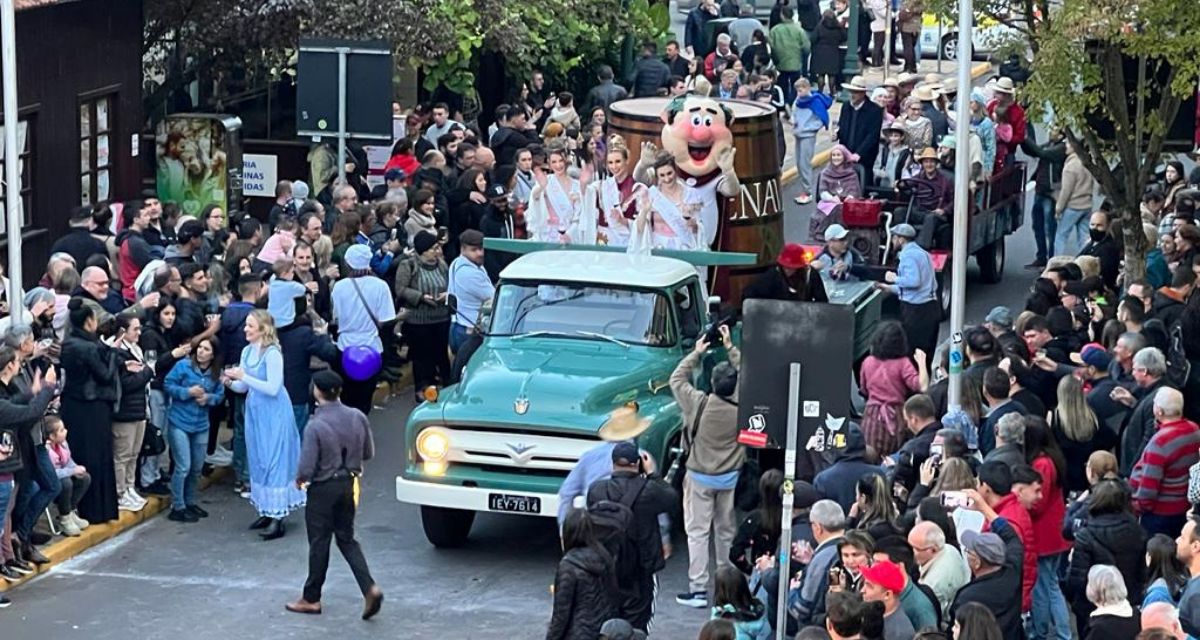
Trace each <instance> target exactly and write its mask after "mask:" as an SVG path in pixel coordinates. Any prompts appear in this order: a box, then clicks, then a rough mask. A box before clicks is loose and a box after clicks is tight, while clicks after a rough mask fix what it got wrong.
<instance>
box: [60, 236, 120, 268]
mask: <svg viewBox="0 0 1200 640" xmlns="http://www.w3.org/2000/svg"><path fill="white" fill-rule="evenodd" d="M60 252H61V253H66V254H69V255H70V256H71V257H72V258H74V259H75V265H76V266H77V268H78V269H79V270H80V271H83V268H84V265H85V264H87V261H88V258H90V257H92V256H94V255H96V254H100V255H102V256H105V257H108V247H106V246H105V245H104V243H103V242H101V241H99V240H97V239H96V238H95V236H93V235H92V232H91V231H88V230H87V228H86V227H71V228H70V229H67V232H66V233H64V234H63V235H62V236H61V237H59V239H58V240H55V241H54V244H53V245H51V247H50V255H54V254H56V253H60ZM113 266H114V267H115V266H116V265H113Z"/></svg>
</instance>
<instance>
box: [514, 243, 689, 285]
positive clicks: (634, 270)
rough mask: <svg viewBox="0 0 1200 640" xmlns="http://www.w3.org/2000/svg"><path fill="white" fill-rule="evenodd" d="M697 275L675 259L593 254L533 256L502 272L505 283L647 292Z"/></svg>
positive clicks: (555, 252) (524, 257)
mask: <svg viewBox="0 0 1200 640" xmlns="http://www.w3.org/2000/svg"><path fill="white" fill-rule="evenodd" d="M695 276H696V268H695V267H693V266H692V265H690V264H688V263H686V262H684V261H682V260H676V259H674V258H664V257H660V256H631V255H629V254H626V253H602V252H591V251H578V252H572V253H569V254H564V253H562V252H559V251H538V252H534V253H529V254H526V255H523V256H521V257H519V258H517V259H516V260H514V261H513V262H512V264H510V265H508V266H507V267H505V269H504V270H503V271H501V272H500V279H501V280H535V281H547V280H549V281H554V282H578V283H587V284H602V285H612V286H616V287H634V288H647V289H663V288H666V287H671V286H674V285H676V284H679V283H680V282H683V281H684V280H687V279H688V278H691V277H695Z"/></svg>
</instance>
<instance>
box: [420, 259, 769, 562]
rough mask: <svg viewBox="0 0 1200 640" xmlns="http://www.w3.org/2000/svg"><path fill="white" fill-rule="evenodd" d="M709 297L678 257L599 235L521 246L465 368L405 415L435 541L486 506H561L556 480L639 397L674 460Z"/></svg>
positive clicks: (518, 510)
mask: <svg viewBox="0 0 1200 640" xmlns="http://www.w3.org/2000/svg"><path fill="white" fill-rule="evenodd" d="M488 250H493V249H492V248H491V245H489V249H488ZM662 253H664V254H670V253H676V252H662ZM706 255H708V256H709V257H708V258H707V261H708V262H710V263H715V262H714V261H722V260H724V261H725V262H724V263H725V264H736V263H745V262H746V261H747V260H752V259H753V256H747V255H745V254H706ZM739 256H741V258H739ZM707 306H708V305H707V298H706V294H705V293H704V291H703V289H702V287H701V284H700V281H699V279H698V277H697V271H696V268H695V267H694V266H693V265H692V264H689V262H685V261H683V260H681V259H677V258H672V257H663V256H661V255H654V256H629V255H626V254H625V253H623V252H621V253H617V252H613V251H612V250H607V251H605V250H602V249H597V248H589V249H587V250H575V251H569V250H567V251H563V250H559V251H535V252H533V253H528V254H527V255H523V256H521V257H519V258H517V259H516V260H515V261H513V262H512V263H511V264H510V265H509V266H508V267H507V268H505V269H504V271H503V272H502V273H501V275H500V283H499V285H498V287H497V291H496V297H495V299H494V301H493V305H492V311H491V316H490V319H489V320H488V323H487V327H486V328H487V335H486V337H485V339H484V342H483V345H482V346H481V347H480V348H479V350H478V351H476V352H475V354H474V356H472V358H471V361H470V364H469V365H468V366H467V367H466V369H465V371H464V372H463V378H462V381H461V382H460V383H459V384H456V385H451V386H448V387H446V388H444V389H442V390H441V392H440V394H438V397H437V399H436V400H435V401H432V402H425V403H423V404H421V405H420V406H418V407H417V408H416V409H414V410H413V412H412V413H411V414H410V415H409V418H408V423H407V426H406V428H405V455H406V462H405V467H404V470H403V471H402V472H401V475H400V476H398V477H397V478H396V498H397V499H398V500H399V501H400V502H405V503H409V504H416V505H420V507H421V521H422V525H423V527H424V530H425V535H426V537H427V538H428V539H429V541H430V542H431V543H433V544H434V545H435V546H438V547H450V546H456V545H461V544H462V543H463V542H465V541H466V538H467V535H468V533H469V532H470V529H471V525H472V523H473V522H474V519H475V513H476V512H477V511H491V512H500V513H514V514H525V515H535V516H546V517H554V516H555V515H557V513H558V508H559V504H558V495H557V492H558V489H559V485H561V483H562V481H563V479H564V478H566V476H567V473H569V472H570V471H571V469H572V468H573V467H574V466H575V462H576V461H577V460H578V459H579V457H580V456H581V455H582V454H583V453H584V452H585V451H587V450H588V449H591V448H592V447H595V446H596V445H598V444H599V443H600V439H599V437H598V436H597V431H598V429H599V428H600V426H601V424H603V423H604V421H605V419H606V418H607V416H608V415H609V413H610V412H612V411H613V410H614V409H617V408H620V407H623V406H635V404H636V407H637V409H638V412H639V414H640V415H641V416H642V417H645V418H649V419H650V420H651V421H652V426H651V427H650V429H649V430H647V431H646V432H645V433H644V434H643V435H642V436H641V437H640V438H639V443H640V444H641V446H642V447H643V448H644V449H646V450H647V451H649V452H650V453H651V454H652V455H654V457H655V459H657V460H658V461H659V464H660V465H661V466H662V467H663V468H664V469H665V468H666V465H667V464H668V463H669V461H668V457H669V456H668V455H667V453H668V452H669V451H670V449H671V447H672V444H673V443H674V442H677V438H678V434H679V430H680V422H681V421H680V416H679V408H678V407H677V406H676V404H675V401H674V399H673V398H672V396H671V391H670V389H669V388H668V387H667V379H668V378H669V376H670V375H671V372H672V371H673V370H674V368H675V366H676V365H677V364H678V363H679V361H680V360H681V359H682V358H683V356H684V354H686V353H687V352H688V351H690V350H691V348H692V347H693V346H694V344H695V338H696V337H697V336H698V334H699V333H700V331H701V329H702V328H703V327H705V326H706V325H707V324H708V322H709V319H708V309H707Z"/></svg>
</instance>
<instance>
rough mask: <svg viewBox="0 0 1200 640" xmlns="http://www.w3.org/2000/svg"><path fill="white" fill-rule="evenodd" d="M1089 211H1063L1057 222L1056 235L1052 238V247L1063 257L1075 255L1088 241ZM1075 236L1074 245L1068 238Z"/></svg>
mask: <svg viewBox="0 0 1200 640" xmlns="http://www.w3.org/2000/svg"><path fill="white" fill-rule="evenodd" d="M1091 214H1092V212H1091V210H1090V209H1070V208H1068V209H1064V210H1063V212H1062V217H1061V218H1059V220H1058V233H1056V234H1055V236H1054V247H1055V248H1056V249H1058V252H1059V253H1061V254H1063V255H1071V256H1073V255H1075V254H1077V253H1079V250H1080V249H1082V248H1083V245H1085V244H1087V241H1088V222H1089V219H1090V218H1091ZM1071 236H1075V241H1074V243H1071V242H1070V237H1071Z"/></svg>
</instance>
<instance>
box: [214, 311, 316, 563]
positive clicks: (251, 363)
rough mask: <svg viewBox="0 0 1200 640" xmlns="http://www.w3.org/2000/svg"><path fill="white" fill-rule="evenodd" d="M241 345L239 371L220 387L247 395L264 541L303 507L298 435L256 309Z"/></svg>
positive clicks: (266, 326) (269, 323)
mask: <svg viewBox="0 0 1200 640" xmlns="http://www.w3.org/2000/svg"><path fill="white" fill-rule="evenodd" d="M245 331H246V342H248V343H249V344H247V345H246V348H245V349H242V359H241V364H240V366H237V367H232V368H230V369H226V370H225V375H224V376H223V377H224V380H225V384H227V385H228V386H229V388H230V389H232V390H234V391H236V392H238V393H245V394H246V454H247V456H246V457H247V459H248V461H249V463H250V503H251V504H252V505H254V508H255V510H256V511H258V515H259V518H258V520H256V521H255V522H254V524H252V525H250V528H251V529H262V530H263V531H262V532H261V533H259V535H260V536H262V538H263V539H264V540H274V539H276V538H282V537H283V533H284V527H283V519H284V517H286V516H287V515H288V514H289V513H291V512H292V511H293V510H295V509H298V508H300V507H302V506H304V502H305V493H304V491H302V490H301V489H299V488H297V487H296V469H297V468H298V466H299V463H300V432H299V431H298V430H297V429H296V414H295V412H294V411H293V410H292V401H291V399H290V398H289V397H288V392H287V388H286V387H284V386H283V352H282V351H280V349H279V337H278V336H277V335H276V333H275V321H274V319H273V318H272V317H271V314H269V313H267V312H266V311H264V310H262V309H255V310H254V311H251V312H250V315H249V316H248V317H247V318H246V329H245Z"/></svg>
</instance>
